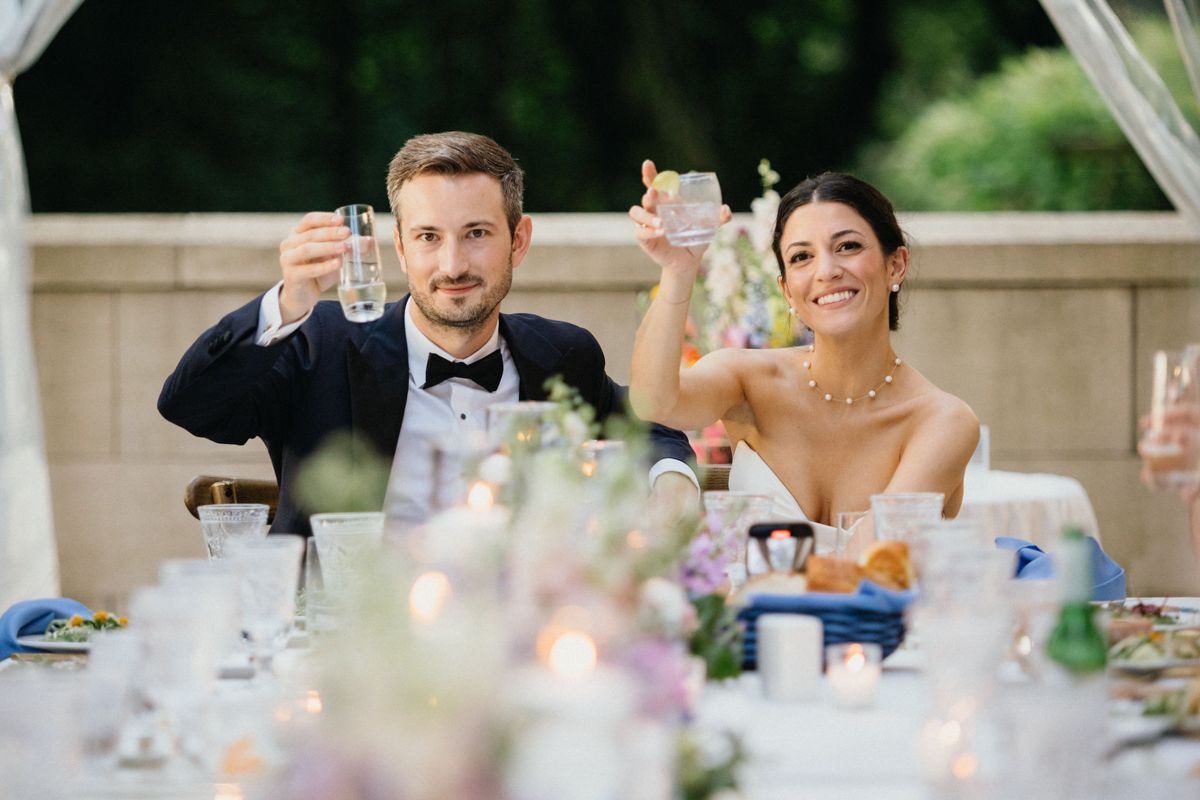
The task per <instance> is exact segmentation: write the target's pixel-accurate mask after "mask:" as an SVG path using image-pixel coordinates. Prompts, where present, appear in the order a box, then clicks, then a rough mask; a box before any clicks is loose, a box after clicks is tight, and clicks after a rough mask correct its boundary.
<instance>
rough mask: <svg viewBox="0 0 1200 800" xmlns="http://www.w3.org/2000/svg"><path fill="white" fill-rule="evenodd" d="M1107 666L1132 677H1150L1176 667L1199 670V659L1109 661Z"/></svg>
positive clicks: (1117, 659) (1123, 659)
mask: <svg viewBox="0 0 1200 800" xmlns="http://www.w3.org/2000/svg"><path fill="white" fill-rule="evenodd" d="M1108 665H1109V666H1110V667H1112V668H1113V669H1119V670H1121V671H1122V672H1128V673H1130V674H1134V675H1152V674H1154V673H1156V672H1162V671H1163V670H1168V669H1175V668H1176V667H1188V668H1191V669H1195V668H1200V658H1154V659H1145V660H1141V661H1137V660H1134V659H1130V658H1116V659H1110V660H1109V662H1108Z"/></svg>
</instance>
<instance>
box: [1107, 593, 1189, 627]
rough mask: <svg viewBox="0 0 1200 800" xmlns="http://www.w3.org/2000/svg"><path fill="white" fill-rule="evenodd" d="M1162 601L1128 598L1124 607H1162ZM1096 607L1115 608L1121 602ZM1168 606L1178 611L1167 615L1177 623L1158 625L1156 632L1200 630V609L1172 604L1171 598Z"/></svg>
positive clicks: (1157, 599) (1168, 600)
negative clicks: (1141, 605)
mask: <svg viewBox="0 0 1200 800" xmlns="http://www.w3.org/2000/svg"><path fill="white" fill-rule="evenodd" d="M1187 599H1189V600H1194V598H1187ZM1162 600H1163V598H1161V597H1159V598H1139V597H1129V598H1126V600H1125V602H1124V605H1125V607H1126V608H1131V607H1133V606H1136V605H1137V604H1138V603H1145V604H1146V605H1150V606H1153V605H1161V604H1162ZM1095 605H1099V606H1114V605H1119V602H1117V601H1106V602H1102V603H1096V604H1095ZM1166 605H1167V606H1171V607H1174V608H1176V609H1178V610H1176V611H1168V612H1167V613H1166V616H1169V617H1173V618H1174V619H1175V622H1173V623H1160V624H1156V625H1155V626H1154V630H1156V631H1181V630H1187V629H1188V628H1200V608H1195V607H1193V606H1181V605H1177V604H1175V603H1172V602H1170V599H1169V598H1168V599H1167V603H1166Z"/></svg>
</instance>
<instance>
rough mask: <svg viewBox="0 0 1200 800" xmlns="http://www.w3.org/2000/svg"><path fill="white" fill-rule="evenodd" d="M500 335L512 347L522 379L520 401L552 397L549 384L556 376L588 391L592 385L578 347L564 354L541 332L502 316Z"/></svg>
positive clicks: (515, 319)
mask: <svg viewBox="0 0 1200 800" xmlns="http://www.w3.org/2000/svg"><path fill="white" fill-rule="evenodd" d="M500 335H501V336H503V337H504V340H505V341H506V342H507V343H508V351H509V353H511V354H512V359H513V364H514V365H515V366H516V368H517V374H518V375H519V376H520V378H521V382H520V399H522V400H545V399H546V398H547V397H548V396H549V392H547V391H546V381H547V380H549V379H550V378H552V377H553V376H555V375H562V376H563V380H565V381H566V382H567V383H568V384H570V385H571V386H575V387H576V388H578V389H580V390H581V391H585V389H586V387H587V386H588V381H587V380H586V376H585V375H583V374H581V373H582V371H583V370H582V367H583V366H584V365H583V364H581V363H580V359H578V358H577V356H578V352H577V351H576V349H575V348H574V347H571V348H568V349H567V351H566V352H563V351H562V350H560V349H559V348H558V347H557V346H556V345H555V344H554V343H553V342H551V341H550V340H549V339H547V338H546V337H545V336H543V335H542V334H541V333H540V332H539V331H537V330H535V329H534V328H533V327H531V326H530V325H528V324H527V323H525V322H523V321H522V320H521V319H519V318H517V317H511V316H509V315H507V314H501V315H500ZM585 399H588V398H585ZM589 402H590V400H589Z"/></svg>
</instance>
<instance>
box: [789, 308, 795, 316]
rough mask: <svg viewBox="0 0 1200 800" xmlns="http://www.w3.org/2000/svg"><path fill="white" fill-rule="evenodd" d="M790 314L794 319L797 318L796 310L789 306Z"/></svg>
mask: <svg viewBox="0 0 1200 800" xmlns="http://www.w3.org/2000/svg"><path fill="white" fill-rule="evenodd" d="M788 313H789V314H791V315H792V316H793V317H794V316H796V309H794V308H792V307H791V306H788Z"/></svg>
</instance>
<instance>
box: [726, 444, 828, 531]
mask: <svg viewBox="0 0 1200 800" xmlns="http://www.w3.org/2000/svg"><path fill="white" fill-rule="evenodd" d="M729 490H730V491H732V492H753V493H754V494H765V495H769V496H770V497H771V498H772V499H773V500H774V501H775V504H774V507H773V508H772V510H771V520H770V521H771V522H781V521H791V522H794V521H797V520H802V521H804V522H807V523H808V524H809V525H812V527H813V534H814V535H815V536H816V539H817V545H819V546H821V549H822V550H825V549H826V547H828V548H829V549H830V550H832V548H833V547H834V545H836V543H837V528H835V527H833V526H832V525H822V524H821V523H820V522H813V521H812V520H810V519H809V518H808V517H806V516H804V509H802V508H800V504H799V503H797V502H796V498H794V497H792V493H791V492H789V491H788V488H787V487H786V486H784V485H783V481H781V480H779V476H778V475H776V474H775V471H774V470H773V469H771V468H770V467H768V466H767V462H765V461H763V460H762V456H760V455H759V454H758V453H756V452H755V451H754V448H752V447H751V446H750V445H748V444H746V443H745V442H738V444H737V448H736V449H735V450H734V451H733V464H732V465H731V466H730V468H729Z"/></svg>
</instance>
